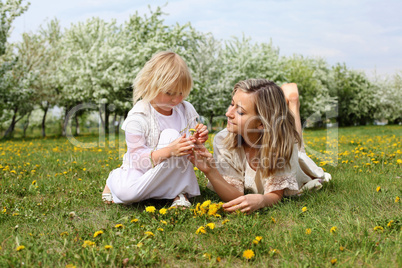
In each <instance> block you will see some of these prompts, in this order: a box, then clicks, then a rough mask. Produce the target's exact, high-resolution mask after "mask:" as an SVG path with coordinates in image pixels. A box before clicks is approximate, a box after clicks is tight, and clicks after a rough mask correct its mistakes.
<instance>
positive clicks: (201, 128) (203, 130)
mask: <svg viewBox="0 0 402 268" xmlns="http://www.w3.org/2000/svg"><path fill="white" fill-rule="evenodd" d="M194 129H195V130H196V132H195V133H194V135H193V137H194V138H196V139H197V140H199V141H200V142H201V143H205V142H206V141H207V140H208V128H207V126H206V125H203V124H200V123H198V124H197V125H196V126H195V128H194Z"/></svg>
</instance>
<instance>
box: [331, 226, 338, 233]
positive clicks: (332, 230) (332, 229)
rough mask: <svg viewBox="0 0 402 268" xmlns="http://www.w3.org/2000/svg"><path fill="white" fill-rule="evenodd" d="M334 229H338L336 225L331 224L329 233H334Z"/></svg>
mask: <svg viewBox="0 0 402 268" xmlns="http://www.w3.org/2000/svg"><path fill="white" fill-rule="evenodd" d="M336 229H338V228H337V227H336V226H332V227H331V229H330V230H329V231H330V232H331V234H333V233H336Z"/></svg>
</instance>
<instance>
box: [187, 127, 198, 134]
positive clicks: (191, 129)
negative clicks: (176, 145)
mask: <svg viewBox="0 0 402 268" xmlns="http://www.w3.org/2000/svg"><path fill="white" fill-rule="evenodd" d="M188 131H190V133H191V135H194V132H197V130H195V129H194V128H190V129H189V130H188Z"/></svg>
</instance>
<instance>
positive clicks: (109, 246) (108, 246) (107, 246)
mask: <svg viewBox="0 0 402 268" xmlns="http://www.w3.org/2000/svg"><path fill="white" fill-rule="evenodd" d="M112 248H113V246H111V245H106V246H105V249H112Z"/></svg>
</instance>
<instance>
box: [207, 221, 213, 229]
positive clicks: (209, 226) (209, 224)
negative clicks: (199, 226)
mask: <svg viewBox="0 0 402 268" xmlns="http://www.w3.org/2000/svg"><path fill="white" fill-rule="evenodd" d="M206 227H208V228H209V229H211V230H213V229H214V228H215V223H213V222H210V223H208V224H207V225H206Z"/></svg>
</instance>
